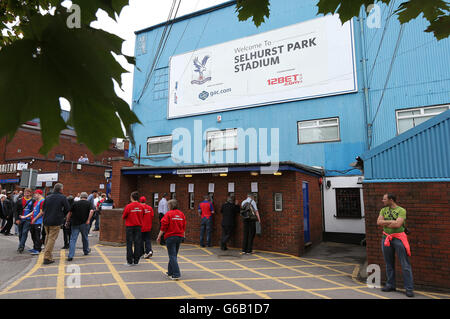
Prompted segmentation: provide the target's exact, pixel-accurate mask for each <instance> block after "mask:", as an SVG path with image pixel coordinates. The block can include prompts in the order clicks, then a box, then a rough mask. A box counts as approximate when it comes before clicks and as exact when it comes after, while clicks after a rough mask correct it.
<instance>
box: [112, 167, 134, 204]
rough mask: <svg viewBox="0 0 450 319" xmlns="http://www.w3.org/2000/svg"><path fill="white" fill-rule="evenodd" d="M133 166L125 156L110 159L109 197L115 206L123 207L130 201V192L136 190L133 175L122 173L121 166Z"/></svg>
mask: <svg viewBox="0 0 450 319" xmlns="http://www.w3.org/2000/svg"><path fill="white" fill-rule="evenodd" d="M129 166H133V161H132V160H130V159H125V158H113V159H112V179H111V198H112V199H113V200H114V206H115V207H116V208H119V207H122V208H123V207H125V205H127V204H128V202H129V201H130V194H131V192H133V191H135V190H137V177H136V176H135V175H122V172H121V169H122V167H129Z"/></svg>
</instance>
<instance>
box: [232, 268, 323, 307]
mask: <svg viewBox="0 0 450 319" xmlns="http://www.w3.org/2000/svg"><path fill="white" fill-rule="evenodd" d="M236 264H238V263H236ZM238 265H239V264H238ZM241 266H242V265H241ZM242 267H244V269H247V270H248V271H250V272H253V273H255V274H258V275H261V276H264V277H265V278H266V279H270V280H274V281H277V282H279V283H281V284H284V285H286V286H290V287H292V288H294V289H296V291H306V290H305V289H303V288H301V287H298V286H296V285H294V284H291V283H287V282H285V281H283V280H281V279H279V278H276V277H272V276H269V275H267V274H264V273H261V272H259V271H256V270H253V269H251V268H246V267H245V266H242ZM308 292H309V291H308ZM309 293H311V294H313V295H316V296H318V297H321V298H323V299H331V298H329V297H327V296H323V295H320V294H317V293H313V292H309Z"/></svg>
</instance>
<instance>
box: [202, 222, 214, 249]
mask: <svg viewBox="0 0 450 319" xmlns="http://www.w3.org/2000/svg"><path fill="white" fill-rule="evenodd" d="M205 231H206V245H208V246H211V233H212V217H210V218H206V217H203V218H202V222H201V224H200V245H202V246H203V245H204V244H203V239H204V237H205Z"/></svg>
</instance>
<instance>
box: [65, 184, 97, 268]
mask: <svg viewBox="0 0 450 319" xmlns="http://www.w3.org/2000/svg"><path fill="white" fill-rule="evenodd" d="M87 198H88V194H87V193H86V192H83V193H81V195H80V200H79V201H77V202H75V203H74V204H73V206H72V209H71V211H70V212H69V214H67V218H66V224H67V225H68V224H69V222H70V224H71V234H70V245H69V256H68V258H67V260H68V261H72V260H73V256H74V255H75V247H76V244H77V239H78V234H79V233H81V240H82V242H83V252H84V254H85V255H88V254H89V253H90V252H91V249H90V248H89V240H88V234H89V228H90V222H91V218H92V215H93V214H94V210H93V209H92V205H91V202H89V201H88V200H87Z"/></svg>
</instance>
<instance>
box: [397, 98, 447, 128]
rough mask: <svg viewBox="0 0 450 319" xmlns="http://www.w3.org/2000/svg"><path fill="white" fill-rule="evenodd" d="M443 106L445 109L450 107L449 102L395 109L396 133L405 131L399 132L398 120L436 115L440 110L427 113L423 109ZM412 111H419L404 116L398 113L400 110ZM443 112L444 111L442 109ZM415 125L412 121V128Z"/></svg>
mask: <svg viewBox="0 0 450 319" xmlns="http://www.w3.org/2000/svg"><path fill="white" fill-rule="evenodd" d="M443 107H447V110H448V109H450V104H443V105H433V106H423V107H415V108H411V109H400V110H396V111H395V122H396V124H397V135H400V134H402V133H404V132H407V131H408V130H406V131H403V132H400V131H399V125H398V121H399V120H405V119H416V118H422V117H430V116H432V117H434V116H436V115H439V114H441V113H442V112H436V113H427V114H425V110H431V109H437V108H443ZM414 111H420V114H418V115H405V116H401V115H399V113H402V112H414ZM444 112H445V111H444ZM414 127H416V124H415V123H414V126H413V127H412V128H414Z"/></svg>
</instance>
